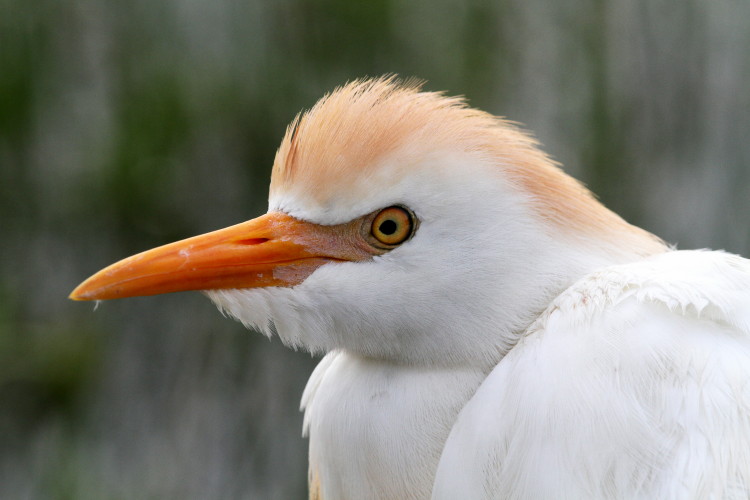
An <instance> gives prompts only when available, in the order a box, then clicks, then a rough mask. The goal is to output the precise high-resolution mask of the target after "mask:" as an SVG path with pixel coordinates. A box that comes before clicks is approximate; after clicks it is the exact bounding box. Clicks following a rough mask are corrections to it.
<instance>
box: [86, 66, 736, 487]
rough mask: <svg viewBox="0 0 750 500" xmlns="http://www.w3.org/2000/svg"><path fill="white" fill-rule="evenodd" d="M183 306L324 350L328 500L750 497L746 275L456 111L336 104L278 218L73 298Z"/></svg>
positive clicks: (483, 118) (315, 134) (91, 285)
mask: <svg viewBox="0 0 750 500" xmlns="http://www.w3.org/2000/svg"><path fill="white" fill-rule="evenodd" d="M186 289H203V290H207V293H208V295H209V297H210V298H211V299H212V300H213V301H214V302H216V303H217V305H218V306H219V307H220V308H221V309H222V310H224V311H225V312H227V313H228V314H229V315H231V316H234V317H236V318H237V319H239V320H240V321H242V322H243V323H245V324H246V325H248V326H251V327H254V328H256V329H258V330H260V331H262V332H264V333H266V334H267V335H269V336H270V335H278V337H279V338H281V340H282V341H283V342H284V343H285V344H287V345H290V346H292V347H295V348H303V349H306V350H308V351H310V352H312V353H325V354H326V355H325V357H324V358H323V360H322V361H321V363H320V365H319V366H318V368H317V369H316V370H315V372H314V373H313V375H312V377H311V378H310V381H309V383H308V386H307V388H306V390H305V394H304V396H303V407H304V409H305V432H307V433H308V434H309V437H310V496H311V498H314V499H325V500H338V499H353V498H356V499H391V498H399V499H415V500H416V499H429V498H434V499H454V498H468V499H493V498H576V499H577V498H592V499H594V498H596V499H599V498H613V499H614V498H623V499H624V498H747V497H748V496H750V451H748V450H750V263H748V261H746V260H744V259H741V258H740V257H736V256H731V255H728V254H725V253H721V252H700V251H697V252H696V251H693V252H685V251H675V250H672V249H670V248H668V247H667V246H666V245H665V244H664V243H663V242H662V241H661V240H659V239H658V238H656V237H654V236H653V235H651V234H649V233H647V232H646V231H643V230H641V229H639V228H636V227H634V226H631V225H629V224H628V223H626V222H625V221H623V220H622V219H621V218H619V217H618V216H617V215H615V214H614V213H612V212H610V211H609V210H607V209H606V208H605V207H604V206H603V205H601V204H600V203H598V202H597V201H596V200H595V199H594V198H593V196H591V194H590V193H589V192H588V191H587V190H586V189H585V188H583V187H582V186H581V185H580V184H578V183H577V182H576V181H574V180H573V179H572V178H570V177H568V176H566V175H565V174H564V173H563V172H562V171H561V170H560V169H559V168H557V166H556V165H554V164H553V163H552V162H551V161H550V160H549V159H548V158H547V157H546V156H545V155H544V154H543V153H541V152H540V151H539V150H538V149H537V147H536V144H535V143H534V141H533V140H531V139H530V138H529V137H528V136H527V135H526V134H524V133H522V132H520V131H518V130H517V129H516V128H515V127H514V126H513V125H511V124H509V123H508V122H505V121H504V120H501V119H498V118H495V117H493V116H491V115H488V114H485V113H482V112H480V111H476V110H472V109H470V108H468V107H466V106H465V104H464V103H463V101H461V100H460V99H456V98H447V97H444V96H442V95H440V94H434V93H424V92H420V91H419V90H418V89H417V88H416V87H415V86H413V85H400V84H398V83H397V82H395V81H394V80H393V79H378V80H368V81H361V82H355V83H352V84H349V85H347V86H345V87H342V88H340V89H338V90H337V91H335V92H334V93H332V94H331V95H329V96H327V97H325V98H324V99H323V100H321V101H320V102H319V103H318V104H317V105H316V106H315V107H314V108H313V109H312V110H310V111H309V112H307V113H306V114H304V115H302V116H301V117H298V118H297V119H295V121H294V123H293V124H292V126H291V127H290V128H289V129H288V131H287V135H286V137H285V138H284V141H283V142H282V146H281V148H280V149H279V152H278V154H277V157H276V161H275V164H274V171H273V174H272V180H271V192H270V199H269V213H268V214H267V215H265V216H263V217H260V218H258V219H255V220H253V221H249V222H246V223H243V224H240V225H238V226H233V227H232V228H228V229H225V230H222V231H218V232H215V233H211V234H209V235H204V236H200V237H196V238H192V239H188V240H185V241H183V242H178V243H175V244H172V245H167V246H165V247H162V248H159V249H155V250H151V251H149V252H145V253H144V254H140V255H138V256H134V257H132V258H130V259H126V260H125V261H122V262H121V263H118V264H115V265H113V266H111V267H110V268H108V269H106V270H104V271H102V272H100V273H99V274H97V275H96V276H94V277H92V278H90V279H89V280H88V281H87V282H86V283H84V284H83V285H81V287H79V289H77V290H76V291H75V292H74V294H73V296H74V298H78V299H98V298H115V297H120V296H129V295H143V294H153V293H163V292H170V291H178V290H186Z"/></svg>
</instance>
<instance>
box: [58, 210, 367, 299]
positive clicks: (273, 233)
mask: <svg viewBox="0 0 750 500" xmlns="http://www.w3.org/2000/svg"><path fill="white" fill-rule="evenodd" d="M358 234H359V233H358V229H357V228H355V227H354V226H353V225H352V224H342V225H339V226H320V225H317V224H312V223H309V222H305V221H301V220H298V219H295V218H293V217H290V216H288V215H286V214H282V213H269V214H266V215H263V216H261V217H258V218H257V219H253V220H250V221H247V222H243V223H241V224H237V225H235V226H231V227H228V228H226V229H220V230H219V231H214V232H211V233H207V234H203V235H200V236H195V237H193V238H188V239H186V240H182V241H178V242H175V243H171V244H169V245H164V246H161V247H158V248H154V249H152V250H148V251H146V252H143V253H139V254H137V255H133V256H132V257H128V258H127V259H124V260H121V261H120V262H117V263H115V264H112V265H111V266H109V267H107V268H105V269H102V270H101V271H99V272H98V273H96V274H94V275H93V276H91V277H90V278H89V279H87V280H86V281H84V282H83V283H81V284H80V285H79V286H78V287H77V288H76V289H75V290H73V293H71V294H70V298H71V299H73V300H105V299H119V298H124V297H135V296H140V295H156V294H160V293H170V292H180V291H185V290H212V289H221V288H255V287H269V286H284V287H286V286H294V285H297V284H299V283H302V282H303V281H304V280H305V279H306V278H307V277H308V276H309V275H310V274H312V272H313V271H315V270H316V269H317V268H318V267H320V266H322V265H323V264H326V263H328V262H336V261H339V262H341V261H355V260H365V259H367V258H369V257H371V255H372V254H371V253H370V252H368V251H367V249H366V247H365V246H363V245H359V244H357V243H358V240H357V237H356V236H357V235H358Z"/></svg>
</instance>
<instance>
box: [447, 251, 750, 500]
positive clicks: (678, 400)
mask: <svg viewBox="0 0 750 500" xmlns="http://www.w3.org/2000/svg"><path fill="white" fill-rule="evenodd" d="M749 496H750V264H749V262H748V261H747V260H744V259H741V258H739V257H736V256H731V255H728V254H725V253H722V252H702V251H694V252H670V253H668V254H665V255H663V256H659V257H656V258H652V259H649V260H646V261H643V262H639V263H637V264H630V265H625V266H616V267H612V268H607V269H605V270H602V271H599V272H597V273H594V274H592V275H590V276H588V277H586V278H584V279H583V280H581V281H580V282H579V283H577V284H576V285H574V286H573V287H571V288H570V289H569V290H568V291H566V292H565V293H564V294H562V295H561V296H560V297H558V299H556V300H555V301H554V303H553V304H552V305H551V306H550V308H549V309H548V310H547V311H546V312H545V313H544V314H543V315H542V316H541V317H540V318H539V320H538V321H537V322H536V323H535V324H534V325H532V327H531V328H530V329H529V331H528V334H527V335H526V336H525V337H524V338H523V340H522V341H521V342H520V343H519V344H518V345H517V346H516V347H515V348H514V349H513V350H511V352H510V353H509V354H508V355H507V356H506V357H505V358H504V359H503V360H502V361H501V362H500V363H499V364H498V365H497V366H496V367H495V369H494V370H493V371H492V372H491V374H490V375H489V376H488V377H487V379H486V380H485V381H484V382H483V384H482V386H481V387H480V388H479V390H478V391H477V393H476V394H475V395H474V397H473V398H472V399H471V400H470V402H469V403H468V404H467V405H466V406H465V407H464V409H463V410H462V412H461V414H460V415H459V418H458V421H457V423H456V424H455V426H454V427H453V429H452V431H451V434H450V437H449V438H448V441H447V443H446V446H445V448H444V451H443V454H442V457H441V461H440V465H439V467H438V473H437V476H436V481H435V487H434V492H433V498H434V499H449V498H472V499H490V498H571V499H581V498H597V499H599V498H606V499H609V498H612V499H615V498H622V499H626V498H627V499H631V498H748V497H749Z"/></svg>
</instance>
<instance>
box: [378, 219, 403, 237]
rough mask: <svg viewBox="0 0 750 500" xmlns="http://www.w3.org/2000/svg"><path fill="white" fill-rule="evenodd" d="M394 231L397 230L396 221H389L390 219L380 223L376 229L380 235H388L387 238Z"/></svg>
mask: <svg viewBox="0 0 750 500" xmlns="http://www.w3.org/2000/svg"><path fill="white" fill-rule="evenodd" d="M396 229H398V224H396V221H394V220H391V219H388V220H384V221H383V222H381V223H380V227H379V228H378V230H379V231H380V232H381V233H383V234H385V235H388V236H390V235H392V234H393V233H395V232H396Z"/></svg>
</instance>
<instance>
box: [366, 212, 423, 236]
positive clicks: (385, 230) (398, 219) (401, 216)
mask: <svg viewBox="0 0 750 500" xmlns="http://www.w3.org/2000/svg"><path fill="white" fill-rule="evenodd" d="M413 232H414V216H413V215H412V213H411V212H409V211H408V210H407V209H405V208H403V207H388V208H384V209H383V210H381V211H380V212H379V213H378V214H377V215H376V216H375V218H374V219H373V220H372V228H371V229H370V233H371V234H372V236H373V237H374V238H375V239H376V240H377V241H378V242H379V243H381V244H383V245H387V246H394V245H400V244H401V243H403V242H404V241H406V240H408V239H409V237H410V236H411V235H412V233H413Z"/></svg>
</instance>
